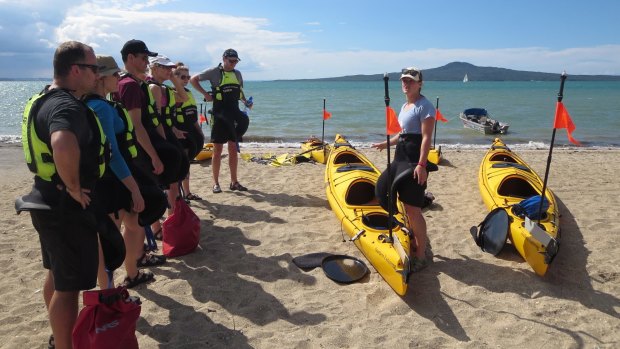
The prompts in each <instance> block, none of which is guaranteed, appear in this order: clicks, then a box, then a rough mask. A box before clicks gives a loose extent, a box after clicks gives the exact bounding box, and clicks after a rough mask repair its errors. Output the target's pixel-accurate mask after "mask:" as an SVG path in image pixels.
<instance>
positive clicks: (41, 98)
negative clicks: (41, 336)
mask: <svg viewBox="0 0 620 349" xmlns="http://www.w3.org/2000/svg"><path fill="white" fill-rule="evenodd" d="M98 70H99V66H98V65H97V59H96V57H95V53H94V51H93V49H92V48H91V47H90V46H87V45H85V44H83V43H80V42H77V41H69V42H65V43H62V44H61V45H60V46H59V47H58V48H57V49H56V52H55V54H54V79H53V82H52V84H51V85H50V86H47V87H46V88H45V90H44V91H42V92H41V93H39V94H37V95H35V96H34V97H32V98H31V99H30V100H29V101H28V103H27V105H26V108H25V110H24V119H23V123H24V124H23V125H22V129H23V135H24V137H23V139H22V145H23V147H24V153H25V155H26V162H27V164H28V167H29V169H30V171H31V172H33V173H34V174H35V177H34V185H33V187H32V191H31V192H30V194H28V195H25V196H23V197H21V198H20V199H18V200H17V201H16V208H17V210H18V212H21V211H30V215H31V219H32V224H33V226H34V228H35V229H36V231H37V232H38V234H39V240H40V243H41V254H42V260H43V267H44V268H45V269H48V273H47V276H46V279H45V284H44V286H43V298H44V300H45V305H46V306H47V310H48V315H49V322H50V326H51V328H52V333H53V336H52V337H50V344H51V345H52V344H54V342H55V344H56V346H57V347H58V348H71V347H72V343H71V331H72V329H73V326H74V324H75V321H76V318H77V312H78V296H79V293H80V290H88V289H91V288H93V287H95V286H96V281H97V266H98V255H99V253H98V247H97V245H98V242H97V241H98V239H97V228H96V218H95V215H94V214H93V213H92V212H91V207H92V206H94V205H91V199H92V200H95V199H96V198H94V197H92V195H91V190H92V189H93V188H94V186H95V182H96V181H97V180H98V179H99V178H100V177H101V176H102V175H103V170H104V169H105V167H106V160H105V159H106V158H108V156H107V155H106V152H107V150H106V148H107V143H106V139H105V136H104V135H103V134H102V131H101V128H100V126H99V125H98V122H97V120H96V116H95V115H94V113H93V112H92V111H91V110H90V109H89V108H88V107H87V106H86V105H85V104H84V103H83V102H81V101H80V100H79V98H81V97H82V96H83V95H84V94H86V93H88V92H90V91H91V90H92V89H93V88H94V86H95V83H96V79H97V78H98ZM93 203H94V202H93ZM121 260H122V258H121Z"/></svg>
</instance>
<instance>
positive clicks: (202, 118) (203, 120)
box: [199, 114, 207, 124]
mask: <svg viewBox="0 0 620 349" xmlns="http://www.w3.org/2000/svg"><path fill="white" fill-rule="evenodd" d="M199 121H200V123H201V124H202V123H203V122H207V118H206V117H205V116H204V115H203V114H200V119H199Z"/></svg>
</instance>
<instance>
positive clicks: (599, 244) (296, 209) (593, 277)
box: [0, 146, 620, 348]
mask: <svg viewBox="0 0 620 349" xmlns="http://www.w3.org/2000/svg"><path fill="white" fill-rule="evenodd" d="M299 149H300V148H299V146H297V147H292V148H271V149H269V148H247V149H246V148H245V147H242V152H249V153H251V152H256V153H257V154H258V153H268V152H273V153H285V152H290V153H295V152H299ZM246 150H247V151H246ZM555 150H556V148H554V153H553V162H552V165H551V169H550V176H549V188H550V189H551V190H552V191H553V192H554V194H555V195H556V197H557V199H558V204H559V206H560V212H561V215H562V216H561V221H560V222H561V223H560V224H561V229H562V245H561V248H560V251H559V253H558V255H557V257H556V259H555V260H554V262H553V264H552V265H551V266H550V269H549V271H548V272H547V275H546V276H545V277H538V276H536V275H535V274H534V272H533V271H532V270H531V269H530V268H529V266H528V265H527V263H526V262H525V261H523V259H522V258H521V257H520V256H519V255H518V254H517V253H516V251H515V250H514V248H513V247H512V246H510V244H508V245H507V246H506V247H505V248H504V250H503V251H502V252H501V253H500V254H499V255H498V256H497V257H493V256H491V255H489V254H487V253H484V252H482V251H481V250H480V249H479V248H478V247H477V246H476V245H475V243H474V242H473V239H472V237H471V235H470V234H469V228H470V227H471V226H473V225H477V224H478V223H480V222H481V220H482V219H483V218H484V216H485V215H486V209H485V208H484V205H483V203H482V200H481V198H480V194H479V192H478V185H477V174H478V169H479V165H480V161H481V160H482V157H483V156H484V153H485V152H486V148H485V149H445V150H444V159H445V161H444V162H442V163H441V164H440V167H439V171H437V172H433V173H432V174H431V175H430V178H429V184H428V191H430V192H432V193H433V194H434V196H435V197H436V200H435V202H434V204H433V205H432V206H431V207H430V208H429V209H428V210H425V211H424V216H425V219H426V222H427V225H428V235H429V238H430V240H431V243H432V246H433V252H434V253H435V256H434V263H432V264H431V265H430V266H429V267H428V268H427V269H425V270H424V271H422V272H420V273H417V274H413V275H412V277H411V280H410V282H409V291H408V293H407V294H406V295H405V296H404V297H399V296H398V295H396V294H395V293H394V292H393V291H392V290H391V288H390V287H389V286H388V285H387V284H386V283H385V282H384V281H383V279H382V278H381V277H380V276H379V274H378V273H377V272H376V271H375V270H374V268H373V267H372V266H371V265H370V263H369V262H367V260H366V259H365V257H364V256H363V255H362V254H361V253H360V251H359V250H358V249H357V248H356V247H355V246H354V245H353V244H351V243H348V242H342V235H341V229H340V224H339V222H338V220H337V219H336V217H335V215H334V214H333V212H332V211H331V209H330V208H329V204H328V203H327V199H326V196H325V195H326V194H325V189H324V183H323V181H324V177H323V174H324V166H323V165H320V164H311V163H302V164H298V165H294V166H283V167H277V168H276V167H271V166H266V165H262V164H257V163H254V162H245V161H240V162H239V180H240V181H241V183H243V184H244V185H245V186H247V187H248V188H249V191H247V192H231V191H229V190H228V189H227V188H228V186H227V184H228V181H229V172H228V166H227V163H226V160H225V159H224V162H223V165H222V173H221V176H220V183H221V184H222V188H223V189H224V192H223V193H221V194H213V193H211V185H212V179H211V165H210V161H207V162H201V163H197V164H192V165H191V175H192V177H191V178H192V180H191V187H192V192H194V193H196V194H198V195H200V196H202V197H203V199H204V200H201V201H192V203H191V207H192V209H193V210H194V211H195V212H196V214H197V215H198V216H199V217H200V219H201V237H200V238H201V240H200V245H199V247H198V249H197V250H196V251H195V252H193V253H191V254H189V255H186V256H182V257H178V258H172V259H170V260H169V262H168V263H167V264H166V265H164V266H161V267H155V268H149V269H150V270H151V271H153V273H154V274H155V279H156V280H155V281H154V282H152V283H149V284H147V285H141V286H138V287H136V288H134V289H131V290H130V291H129V292H130V294H131V295H136V296H139V297H140V298H141V299H142V302H143V303H142V312H141V317H140V319H139V320H138V323H137V331H136V336H137V338H138V342H139V344H140V347H141V348H181V347H182V348H205V347H207V348H274V347H278V348H321V347H323V348H360V347H363V348H367V347H401V346H403V345H404V346H408V347H458V348H497V347H502V348H556V347H561V348H567V347H584V348H594V347H598V348H613V347H618V345H620V332H619V331H618V328H620V314H619V311H620V246H618V244H617V239H618V237H617V232H619V231H620V222H618V220H617V212H618V211H620V202H618V200H617V195H618V193H619V192H620V181H619V180H618V177H617V173H618V172H619V171H620V163H618V162H616V161H613V160H614V159H618V158H620V149H615V148H614V149H609V150H604V149H603V150H600V149H591V148H578V147H570V148H569V149H560V148H557V151H555ZM362 152H363V153H364V154H365V155H366V156H367V157H368V158H369V159H370V160H371V161H373V163H375V165H376V166H377V167H378V168H384V167H385V164H386V159H385V154H386V153H385V152H378V151H375V150H371V149H366V148H362ZM517 153H518V154H519V156H520V157H522V158H523V159H524V160H525V161H526V162H527V163H528V164H529V165H530V166H531V167H532V168H533V169H534V170H535V171H536V172H537V173H538V174H540V175H543V174H544V169H545V165H546V160H547V154H548V152H547V151H545V150H544V149H541V150H522V151H517ZM0 168H1V169H2V174H3V175H2V178H1V179H0V188H1V189H2V192H1V193H2V200H0V205H2V206H0V207H2V208H3V210H2V219H0V232H1V233H2V237H3V241H2V245H3V247H4V250H5V253H3V254H1V255H0V265H2V269H1V270H2V273H3V275H4V277H3V279H2V280H1V281H0V292H1V294H2V295H3V303H2V306H1V307H0V323H2V324H3V325H2V326H1V327H0V343H3V344H2V345H0V346H1V347H2V348H34V347H43V345H44V343H47V338H48V336H49V334H50V329H49V325H48V323H47V314H46V310H45V306H44V303H43V299H42V295H41V289H42V286H43V278H44V275H45V273H46V271H44V269H43V267H42V265H41V256H40V250H39V242H38V238H37V235H36V232H35V231H34V229H33V228H32V224H31V222H30V217H29V215H28V214H21V215H19V216H18V215H16V214H15V211H14V209H13V200H14V199H15V198H16V197H17V196H19V195H22V194H25V193H26V192H27V191H29V188H30V185H31V184H32V175H31V174H30V172H28V169H27V167H26V165H25V163H24V161H23V153H22V151H21V147H19V146H0ZM314 252H331V253H339V254H346V255H351V256H355V257H358V258H360V259H362V260H363V261H364V262H365V263H366V264H367V265H368V267H369V269H370V274H369V275H368V276H366V277H365V278H364V279H362V280H361V281H360V282H357V283H353V284H350V285H340V284H337V283H335V282H333V281H331V280H329V279H328V278H327V277H326V276H325V275H324V274H323V271H322V270H321V269H320V268H317V269H314V270H310V271H302V270H300V269H299V268H297V267H296V266H295V265H294V264H293V263H292V258H293V257H296V256H300V255H303V254H307V253H314ZM124 276H125V275H124V271H122V270H118V271H117V272H116V273H115V281H116V282H120V281H121V280H122V279H123V277H124Z"/></svg>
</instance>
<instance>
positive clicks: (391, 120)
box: [385, 107, 402, 135]
mask: <svg viewBox="0 0 620 349" xmlns="http://www.w3.org/2000/svg"><path fill="white" fill-rule="evenodd" d="M400 130H402V129H401V128H400V124H399V123H398V117H396V112H395V111H394V109H392V108H390V107H385V133H386V134H388V135H393V134H396V133H398V132H400Z"/></svg>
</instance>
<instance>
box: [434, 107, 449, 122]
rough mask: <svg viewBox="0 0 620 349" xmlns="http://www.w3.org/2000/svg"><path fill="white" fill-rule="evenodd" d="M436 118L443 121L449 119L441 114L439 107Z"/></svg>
mask: <svg viewBox="0 0 620 349" xmlns="http://www.w3.org/2000/svg"><path fill="white" fill-rule="evenodd" d="M435 118H436V119H437V120H438V121H441V122H448V119H446V118H444V117H443V115H441V112H440V111H439V108H438V109H437V112H436V113H435Z"/></svg>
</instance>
